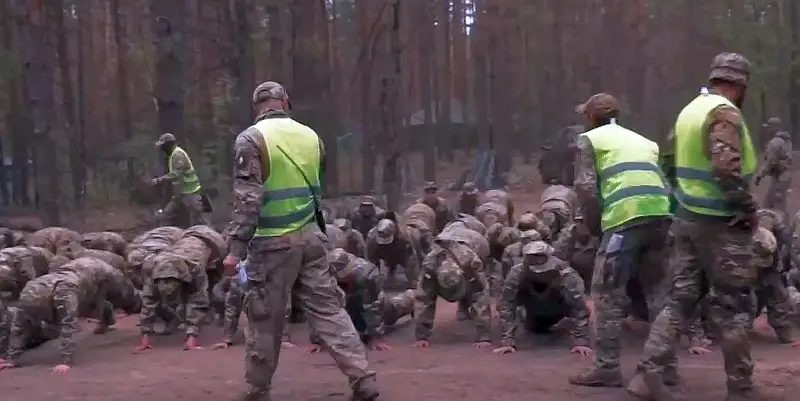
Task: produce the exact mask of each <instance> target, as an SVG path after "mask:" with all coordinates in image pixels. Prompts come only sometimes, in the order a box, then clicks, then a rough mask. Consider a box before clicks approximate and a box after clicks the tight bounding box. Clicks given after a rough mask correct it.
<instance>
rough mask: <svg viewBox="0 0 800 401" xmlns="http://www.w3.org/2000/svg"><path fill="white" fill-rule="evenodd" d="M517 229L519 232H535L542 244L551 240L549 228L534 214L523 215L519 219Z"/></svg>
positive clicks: (526, 213)
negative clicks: (540, 238)
mask: <svg viewBox="0 0 800 401" xmlns="http://www.w3.org/2000/svg"><path fill="white" fill-rule="evenodd" d="M517 228H519V229H520V231H528V230H536V231H537V232H538V233H539V235H540V236H541V237H542V241H544V242H548V243H549V242H552V240H553V235H552V233H551V232H550V227H549V226H548V225H547V224H544V222H542V220H540V219H539V217H537V216H536V215H535V214H534V213H531V212H525V213H523V214H522V216H520V217H519V221H518V222H517Z"/></svg>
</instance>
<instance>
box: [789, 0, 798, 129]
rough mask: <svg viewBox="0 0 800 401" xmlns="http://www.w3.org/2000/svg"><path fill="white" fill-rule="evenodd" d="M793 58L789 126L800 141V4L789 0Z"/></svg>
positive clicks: (790, 75)
mask: <svg viewBox="0 0 800 401" xmlns="http://www.w3.org/2000/svg"><path fill="white" fill-rule="evenodd" d="M787 2H788V3H789V4H788V11H789V21H790V29H791V49H792V56H791V57H792V58H791V61H792V62H791V63H790V66H789V68H790V71H789V77H790V78H789V126H790V127H791V132H792V138H793V142H794V143H795V144H797V143H798V142H799V141H800V132H798V131H799V130H800V4H798V2H797V1H795V0H788V1H787Z"/></svg>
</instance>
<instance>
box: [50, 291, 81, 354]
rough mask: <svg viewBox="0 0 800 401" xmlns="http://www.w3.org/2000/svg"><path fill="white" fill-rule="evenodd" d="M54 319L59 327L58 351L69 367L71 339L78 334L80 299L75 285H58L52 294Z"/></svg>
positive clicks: (72, 342)
mask: <svg viewBox="0 0 800 401" xmlns="http://www.w3.org/2000/svg"><path fill="white" fill-rule="evenodd" d="M53 303H54V306H55V317H56V321H57V322H58V326H59V339H60V340H61V341H60V344H59V349H60V350H61V357H62V358H63V364H64V365H67V366H70V365H72V364H73V362H74V360H73V359H74V355H75V340H74V339H73V338H72V336H73V335H75V333H77V332H78V330H79V327H78V317H79V316H78V313H79V307H80V298H79V297H78V286H77V285H64V284H63V283H62V284H60V285H59V286H58V287H57V288H56V292H55V293H54V294H53Z"/></svg>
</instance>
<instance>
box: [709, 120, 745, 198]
mask: <svg viewBox="0 0 800 401" xmlns="http://www.w3.org/2000/svg"><path fill="white" fill-rule="evenodd" d="M709 120H710V122H709V124H708V126H709V133H708V144H707V146H708V149H707V151H708V154H709V155H710V157H711V164H712V168H713V173H714V177H715V179H716V180H717V182H718V183H719V185H720V187H722V193H723V196H724V197H725V200H726V201H727V202H728V204H730V205H731V206H732V207H733V208H735V209H738V210H739V211H741V212H743V213H745V214H750V213H755V211H756V207H757V206H756V201H755V199H754V198H753V195H752V194H750V186H749V183H748V182H747V177H745V176H744V175H743V174H742V139H741V137H740V130H741V129H742V128H743V124H744V121H743V119H742V115H741V114H740V112H739V111H738V110H737V109H735V108H733V107H728V106H722V107H718V108H717V109H715V110H714V111H712V112H711V115H710V116H709Z"/></svg>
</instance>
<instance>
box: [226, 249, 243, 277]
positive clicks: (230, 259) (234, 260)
mask: <svg viewBox="0 0 800 401" xmlns="http://www.w3.org/2000/svg"><path fill="white" fill-rule="evenodd" d="M240 261H241V260H239V258H238V257H237V256H235V255H230V254H228V255H227V256H225V259H223V260H222V266H223V267H224V268H225V271H226V272H228V273H229V274H230V272H233V271H235V270H236V265H238V264H239V262H240Z"/></svg>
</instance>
